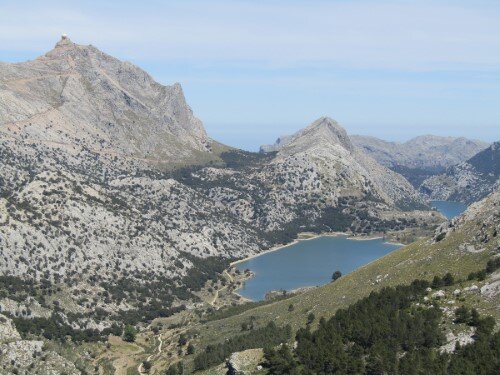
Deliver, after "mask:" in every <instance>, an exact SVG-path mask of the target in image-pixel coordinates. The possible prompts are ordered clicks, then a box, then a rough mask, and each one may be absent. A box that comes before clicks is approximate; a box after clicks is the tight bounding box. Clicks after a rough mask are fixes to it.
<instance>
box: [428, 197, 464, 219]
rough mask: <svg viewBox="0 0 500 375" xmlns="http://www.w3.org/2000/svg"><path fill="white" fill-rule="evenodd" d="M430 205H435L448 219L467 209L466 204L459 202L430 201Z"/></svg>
mask: <svg viewBox="0 0 500 375" xmlns="http://www.w3.org/2000/svg"><path fill="white" fill-rule="evenodd" d="M431 206H432V207H435V208H436V209H437V210H438V211H439V212H441V213H442V214H443V215H444V216H445V217H446V218H447V219H448V220H449V219H453V218H454V217H455V216H458V215H460V214H461V213H462V212H464V211H465V210H466V209H467V205H465V204H463V203H460V202H449V201H431Z"/></svg>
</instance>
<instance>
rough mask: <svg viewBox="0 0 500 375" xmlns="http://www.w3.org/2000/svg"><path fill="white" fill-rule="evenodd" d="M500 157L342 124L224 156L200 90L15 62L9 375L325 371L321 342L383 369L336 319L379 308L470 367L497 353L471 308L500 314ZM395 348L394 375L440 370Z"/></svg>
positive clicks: (1, 269)
mask: <svg viewBox="0 0 500 375" xmlns="http://www.w3.org/2000/svg"><path fill="white" fill-rule="evenodd" d="M498 158H499V156H498V142H495V143H493V144H491V145H489V144H485V143H484V142H480V141H475V140H468V139H465V138H452V137H437V136H422V137H417V138H414V139H412V140H410V141H408V142H406V143H395V142H387V141H383V140H380V139H377V138H373V137H365V136H354V135H350V134H348V132H347V131H346V130H345V129H344V128H343V127H342V126H341V125H340V124H339V123H338V122H337V121H335V120H334V119H332V118H330V117H327V116H323V117H320V118H318V119H316V120H314V121H312V122H311V123H310V124H309V125H307V126H305V127H304V128H303V129H301V130H299V131H298V132H296V133H295V134H293V135H291V136H286V137H282V138H280V139H279V140H278V141H277V142H276V143H275V144H274V145H268V146H262V147H261V152H258V153H257V152H249V151H244V150H239V149H237V148H234V147H231V146H226V145H223V144H221V143H219V142H217V141H216V140H213V139H212V138H210V137H209V135H208V134H207V132H206V131H205V129H204V127H203V124H202V122H201V121H200V120H199V119H198V118H197V117H195V115H194V113H193V111H192V109H191V108H190V107H189V105H188V104H187V102H186V99H185V97H184V93H183V90H182V87H181V86H180V84H178V83H175V84H173V85H169V86H165V85H162V84H160V83H158V82H156V81H155V80H154V79H153V78H152V77H151V76H150V75H149V74H148V73H146V72H145V71H143V70H142V69H140V68H139V67H137V66H135V65H133V64H131V63H128V62H123V61H120V60H119V59H116V58H114V57H112V56H110V55H108V54H106V53H104V52H102V51H100V50H99V49H97V48H96V47H93V46H91V45H89V46H84V45H79V44H76V43H73V42H72V41H71V40H70V39H69V38H68V37H67V36H63V37H62V38H61V40H60V41H59V42H58V43H57V44H56V45H55V47H54V48H53V49H52V50H50V51H49V52H47V53H46V54H44V55H42V56H40V57H38V58H36V59H34V60H31V61H27V62H22V63H0V250H1V253H0V373H2V371H3V373H6V374H10V373H12V374H24V373H28V374H29V373H34V374H42V375H45V374H72V375H73V374H75V375H77V374H100V375H105V374H115V373H116V374H126V375H132V374H134V375H137V374H144V373H149V374H165V373H166V374H169V375H181V374H188V373H193V372H194V373H198V374H225V373H226V372H227V371H233V373H239V374H242V373H245V374H247V373H248V374H253V373H257V374H278V373H280V372H279V371H280V370H276V369H275V367H273V366H277V365H276V363H275V362H278V363H282V362H283V361H284V362H286V365H287V366H291V367H290V368H289V367H286V370H282V372H281V373H282V374H288V373H290V374H302V373H303V374H309V372H307V371H309V370H311V371H313V370H314V371H317V372H318V371H319V370H318V368H316V367H314V366H313V365H312V364H311V363H310V362H308V361H307V356H308V355H309V353H308V350H305V349H303V348H304V346H303V345H306V346H307V345H308V340H312V338H313V337H315V336H311V335H313V334H312V333H311V331H315V332H316V331H317V332H318V333H317V334H318V335H321V334H324V335H330V334H333V335H334V336H335V339H338V340H344V341H345V348H346V350H345V353H348V355H347V354H346V356H347V357H349V358H347V357H342V360H343V361H344V360H345V363H349V366H351V365H352V366H354V367H355V368H356V369H357V370H359V371H361V370H360V369H362V370H363V371H365V370H366V368H367V366H368V363H369V361H370V360H372V359H373V358H375V357H376V356H377V355H379V354H380V353H378V352H376V351H372V350H375V349H374V348H373V347H372V346H371V345H372V344H373V343H371V342H370V343H369V344H368V343H367V342H363V345H364V346H363V347H362V348H360V347H358V346H356V345H357V344H356V345H355V344H354V343H355V341H356V339H354V338H353V337H352V336H350V335H351V333H352V332H350V333H349V332H344V331H342V332H341V333H339V332H340V331H339V332H336V333H332V332H330V331H331V330H330V329H329V328H328V329H327V328H326V327H327V325H326V321H327V320H328V321H330V319H334V320H331V321H330V322H335V319H339V320H338V321H340V322H343V323H342V324H344V323H345V324H346V325H348V324H349V325H350V324H352V325H355V326H359V325H362V324H361V323H360V322H358V321H356V322H351V321H349V322H346V321H344V320H343V318H342V317H341V315H342V312H339V315H338V316H337V315H336V314H337V312H338V311H343V309H356V307H355V306H358V304H364V303H366V304H368V305H369V308H373V306H371V305H370V298H374V299H378V298H381V299H383V298H387V299H388V300H396V301H397V304H398V306H400V308H399V307H398V309H395V310H390V311H389V310H388V311H387V315H388V316H392V315H391V314H395V315H398V316H406V315H405V314H409V316H410V315H412V316H418V317H420V318H421V319H424V320H425V321H426V322H428V323H429V326H432V327H433V329H434V331H432V332H430V333H429V335H436V337H437V339H436V340H434V339H433V340H430V341H429V342H428V346H427V347H425V350H430V351H432V353H438V352H439V353H441V352H442V351H445V352H447V353H450V356H449V357H439V358H441V359H442V360H443V361H448V364H446V365H444V366H448V365H449V366H452V364H451V363H453V361H455V360H457V361H458V359H456V358H461V360H464V361H466V359H463V358H462V357H460V355H461V354H460V353H461V352H460V351H459V349H460V348H459V347H455V342H456V341H457V340H458V339H457V338H462V339H463V340H462V344H464V345H465V344H467V343H469V344H471V345H472V343H475V342H478V343H481V342H482V341H480V340H479V339H477V337H476V336H475V334H474V332H476V331H475V330H480V328H481V324H483V323H480V322H483V321H482V320H478V319H479V318H477V317H476V318H477V319H475V320H474V324H472V323H471V324H470V325H469V326H467V325H466V324H465V323H464V322H456V321H455V320H454V318H453V316H454V314H455V312H456V310H457V308H458V307H459V306H462V305H463V306H464V307H466V308H467V309H469V310H470V309H471V308H475V309H476V310H477V311H476V312H477V313H478V314H481V317H486V318H484V319H488V318H487V317H490V320H488V322H490V323H491V319H494V320H495V322H498V321H499V320H498V319H499V317H500V316H499V311H500V310H499V303H498V296H499V289H500V281H499V274H498V263H499V262H498V259H499V250H500V243H499V237H498V233H499V230H500V227H499V225H500V221H499V220H500V198H499V194H500V193H499V186H500V185H499V169H498ZM335 271H339V273H337V274H335V276H334V272H335ZM417 279H418V281H417V282H415V283H413V284H412V282H413V281H414V280H417ZM385 288H392V289H385ZM398 288H399V289H398ZM400 290H404V293H399V291H400ZM457 290H458V292H456V291H457ZM374 293H375V294H374ZM377 293H378V294H377ZM384 293H386V294H384ZM401 294H404V296H402V295H401ZM413 297H414V298H413ZM377 301H378V300H377ZM377 303H379V302H377ZM391 306H392V305H391ZM385 307H386V306H385ZM385 307H383V308H385ZM430 310H432V311H436V314H437V315H436V316H432V317H429V316H427V315H426V313H425V312H422V311H430ZM438 311H439V312H438ZM409 312H411V313H409ZM459 312H460V310H459ZM471 314H472V313H471ZM474 314H475V313H474ZM374 316H378V315H377V314H374ZM438 317H439V318H441V317H442V319H438ZM420 318H419V319H420ZM381 319H383V318H381ZM481 319H482V318H481ZM320 322H323V323H320ZM485 322H486V320H485ZM396 323H397V324H400V323H401V322H399V321H397V322H396V321H395V322H394V324H396ZM490 323H488V327H489V326H490V325H491V324H490ZM329 324H330V323H329ZM331 324H334V323H331ZM373 324H375V325H377V324H378V325H380V326H381V325H383V324H382V323H381V322H379V321H377V322H375V323H373ZM401 324H402V323H401ZM484 324H486V323H484ZM467 327H469V328H467ZM470 327H475V328H470ZM478 327H479V328H478ZM330 328H331V327H330ZM489 328H490V329H489V331H488V332H487V333H486V334H485V337H487V338H486V339H485V340H493V339H494V337H496V336H494V335H495V332H497V331H498V324H497V323H495V324H493V327H489ZM481 329H482V328H481ZM304 330H306V331H307V332H309V333H305V332H304ZM333 331H335V330H333ZM403 331H404V330H402V332H403ZM416 331H418V330H417V329H414V330H410V331H409V332H406V331H404V332H405V333H404V334H402V336H404V335H406V336H408V335H409V336H412V337H413V335H414V333H415V332H416ZM438 331H439V332H440V333H439V334H438V333H436V332H438ZM384 332H385V333H384V334H387V332H386V331H384ZM298 333H299V336H298V337H297V340H295V338H296V334H298ZM365 333H366V332H364V333H363V334H365ZM315 334H316V333H314V335H315ZM341 334H342V335H341ZM360 334H361V333H360ZM402 336H397V337H396V338H395V340H396V339H397V340H403V338H402ZM397 340H396V341H394V345H395V347H393V348H391V350H392V352H397V353H398V356H397V358H394V357H391V356H385V354H384V355H381V356H380V357H384V361H385V360H386V359H387V358H389V357H390V359H387V361H392V362H391V363H390V364H388V362H387V363H386V362H384V361H381V363H378V365H380V366H396V364H395V362H397V363H398V364H397V365H398V366H399V360H400V359H401V358H403V357H404V356H406V355H408V358H410V357H411V356H413V355H414V356H415V358H416V359H415V361H416V362H418V361H420V359H422V358H427V357H424V356H422V357H420V355H421V350H423V349H422V347H421V342H420V341H418V340H421V337H418V338H416V339H415V340H417V341H418V343H410V344H408V342H406V341H404V340H403V341H404V342H400V341H397ZM295 341H297V345H298V347H297V348H298V349H297V350H296V351H293V350H292V349H290V348H293V346H294V343H295ZM376 341H377V345H379V346H380V347H383V345H384V340H380V337H377V340H376ZM485 342H486V341H485ZM488 342H490V341H488ZM462 344H461V345H462ZM412 345H414V346H412ZM488 345H489V344H488ZM341 347H342V345H340V344H339V346H338V347H336V348H337V349H339V348H341ZM351 347H355V348H356V350H358V351H359V352H356V353H357V356H356V353H354V352H351V350H350V349H347V348H351ZM445 347H446V348H447V349H446V350H445V349H441V348H445ZM470 347H472V346H470ZM280 348H281V349H282V350H283V351H279V350H280ZM283 348H284V349H283ZM287 348H288V349H290V350H289V351H288V349H287ZM275 349H276V350H278V352H275V351H273V350H275ZM383 349H384V350H385V347H384V348H383ZM455 349H456V350H455ZM329 350H330V349H328V348H326V349H325V351H329ZM380 350H382V349H380ZM413 350H414V351H413ZM340 351H342V350H340ZM361 352H362V353H364V354H363V355H361V354H360V353H361ZM455 352H456V353H455ZM408 353H409V354H408ZM453 353H455V354H453ZM337 354H338V353H337ZM329 355H332V356H334V357H335V355H334V354H332V353H329ZM361 356H362V357H363V358H365V359H367V360H366V361H358V359H359V358H360V357H361ZM386 357H387V358H386ZM430 357H432V355H431V356H430ZM339 358H340V357H335V360H338V359H339ZM411 358H413V357H411ZM427 359H428V358H427ZM405 360H406V359H405ZM405 360H403V362H404V361H405ZM322 361H323V359H317V360H315V361H313V362H317V363H323V362H322ZM240 362H244V367H245V368H246V370H244V371H243V370H241V371H240V370H237V368H239V367H238V366H243V365H241V363H240ZM326 362H328V361H326ZM423 362H425V361H423V360H422V363H423ZM427 362H429V361H427ZM427 362H426V363H427ZM469 362H470V363H469ZM469 362H467V363H468V365H470V366H476V365H477V364H476V363H475V362H474V361H469ZM325 366H326V365H325ZM346 366H347V365H346ZM370 366H371V364H370ZM408 366H409V365H408ZM422 366H424V365H422ZM278 367H279V366H278ZM354 367H353V368H354ZM424 367H425V366H424ZM424 367H422V368H423V369H425V370H428V368H424ZM235 368H236V369H235ZM292 369H293V371H298V372H292ZM357 370H352V371H351V370H349V371H350V373H356V371H357ZM275 371H277V372H275ZM339 371H340V370H339ZM366 371H367V370H366ZM391 371H392V370H391ZM346 372H347V371H346ZM318 373H322V372H321V371H319V372H318ZM325 373H330V372H328V371H326V372H325ZM338 373H343V372H341V371H340V372H338ZM375 373H376V372H375Z"/></svg>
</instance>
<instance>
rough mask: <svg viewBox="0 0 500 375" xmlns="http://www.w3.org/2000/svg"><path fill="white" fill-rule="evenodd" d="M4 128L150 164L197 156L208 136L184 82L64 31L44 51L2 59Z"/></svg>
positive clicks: (205, 148)
mask: <svg viewBox="0 0 500 375" xmlns="http://www.w3.org/2000/svg"><path fill="white" fill-rule="evenodd" d="M0 124H1V125H5V126H4V127H3V128H2V130H1V131H7V132H8V134H10V135H12V134H17V135H18V136H21V137H22V138H24V139H29V140H30V141H34V142H44V144H46V145H47V144H48V145H54V144H57V145H58V147H60V146H62V147H69V148H73V147H85V148H88V149H90V150H93V151H96V152H98V153H100V154H107V155H113V156H117V155H118V156H120V155H121V156H124V157H127V158H129V157H132V158H139V159H141V160H145V161H146V162H150V161H151V162H153V163H173V164H177V163H186V162H196V161H197V160H198V158H200V157H202V158H205V156H203V154H209V153H211V147H210V144H211V140H210V139H209V138H208V136H207V134H206V132H205V129H204V127H203V125H202V123H201V121H200V120H198V119H197V118H196V117H195V116H194V115H193V112H192V110H191V108H190V107H189V106H188V104H187V103H186V100H185V97H184V93H183V91H182V88H181V86H180V84H178V83H176V84H174V85H171V86H164V85H162V84H160V83H158V82H156V81H155V80H154V79H153V78H152V77H151V76H150V75H149V74H148V73H146V72H145V71H143V70H142V69H140V68H139V67H137V66H135V65H133V64H131V63H129V62H124V61H121V60H119V59H117V58H114V57H112V56H110V55H108V54H106V53H104V52H101V51H100V50H99V49H97V48H95V47H93V46H91V45H88V46H83V45H79V44H76V43H73V42H72V41H71V40H70V39H69V38H68V37H67V36H63V37H62V38H61V40H59V42H58V43H57V44H56V45H55V48H54V49H53V50H51V51H49V52H48V53H46V54H45V55H43V56H41V57H39V58H37V59H35V60H32V61H28V62H24V63H16V64H1V65H0Z"/></svg>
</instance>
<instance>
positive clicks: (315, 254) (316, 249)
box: [236, 236, 400, 301]
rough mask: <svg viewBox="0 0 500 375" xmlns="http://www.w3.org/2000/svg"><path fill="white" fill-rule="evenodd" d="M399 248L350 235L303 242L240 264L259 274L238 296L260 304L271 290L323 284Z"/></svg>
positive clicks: (239, 267) (250, 280)
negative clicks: (336, 273) (360, 239)
mask: <svg viewBox="0 0 500 375" xmlns="http://www.w3.org/2000/svg"><path fill="white" fill-rule="evenodd" d="M399 247H400V245H395V244H389V243H387V242H385V241H384V240H382V239H373V240H363V241H356V240H350V239H348V238H347V237H346V236H338V237H333V236H323V237H317V238H314V239H311V240H303V241H299V242H298V243H296V244H293V245H290V246H288V247H284V248H282V249H280V250H277V251H273V252H270V253H266V254H263V255H260V256H258V257H256V258H253V259H249V260H247V261H245V262H242V263H239V264H237V265H236V267H237V268H238V269H240V270H242V271H243V270H245V269H247V268H248V269H250V270H252V271H253V272H254V273H255V277H253V278H251V279H249V280H247V281H246V283H245V285H244V286H243V288H241V289H240V290H239V291H238V293H239V294H241V295H242V296H244V297H247V298H250V299H251V300H254V301H259V300H263V299H264V297H265V295H266V293H267V292H269V291H271V290H281V289H284V290H288V291H290V290H293V289H296V288H300V287H306V286H317V285H323V284H326V283H328V282H330V281H331V278H332V274H333V272H335V271H336V270H339V271H340V272H342V274H343V275H345V274H347V273H349V272H351V271H353V270H355V269H356V268H359V267H361V266H363V265H365V264H367V263H369V262H371V261H373V260H376V259H378V258H380V257H382V256H383V255H385V254H387V253H390V252H391V251H393V250H395V249H397V248H399Z"/></svg>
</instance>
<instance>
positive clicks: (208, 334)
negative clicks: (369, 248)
mask: <svg viewBox="0 0 500 375" xmlns="http://www.w3.org/2000/svg"><path fill="white" fill-rule="evenodd" d="M480 225H481V223H475V222H468V223H466V224H464V225H463V226H462V228H460V230H458V231H456V232H453V233H451V234H450V235H449V236H448V237H447V238H446V239H444V240H442V241H441V242H438V243H432V242H430V240H421V241H418V242H415V243H413V244H411V245H409V246H406V247H403V248H401V249H399V250H397V251H395V252H393V253H391V254H388V255H386V256H385V257H383V258H381V259H379V260H377V261H375V262H373V263H370V264H368V265H366V266H364V267H362V268H360V269H358V270H356V271H354V272H352V273H351V274H348V275H346V276H343V277H342V278H340V279H339V280H337V281H336V282H334V283H331V284H328V285H325V286H323V287H320V288H317V289H315V290H312V291H310V292H307V293H304V294H301V295H298V296H296V297H293V298H290V299H287V300H285V301H280V302H276V303H273V304H270V305H265V306H262V307H258V308H255V309H251V310H248V311H246V312H244V313H242V314H239V315H236V316H232V317H229V318H226V319H223V320H219V321H214V322H209V323H206V324H204V325H202V326H201V327H200V326H198V327H196V329H197V331H198V332H199V333H200V336H199V340H197V341H198V346H199V347H203V346H205V345H207V344H208V343H213V342H217V341H222V340H224V339H225V338H226V337H230V336H232V335H235V334H238V333H239V332H240V329H241V328H240V327H241V323H243V322H247V321H249V320H250V317H251V316H254V317H256V318H257V322H258V324H259V326H260V325H265V324H266V323H267V322H268V321H271V320H273V321H275V322H276V323H277V324H280V325H281V324H282V325H284V324H291V325H292V327H293V329H298V328H299V327H301V326H304V325H305V324H306V317H307V314H308V313H309V312H313V313H314V314H315V315H316V317H317V318H319V317H321V316H324V317H327V318H328V317H329V316H331V315H333V314H334V313H335V310H337V309H339V308H343V307H346V306H348V305H349V304H351V303H353V302H355V301H357V300H358V299H360V298H362V297H364V296H367V295H368V294H369V293H370V292H371V291H373V290H376V289H380V288H381V287H384V286H390V285H398V284H408V283H410V282H411V281H412V280H414V279H417V278H420V279H428V280H431V279H432V277H433V276H435V275H440V276H442V275H444V274H445V273H446V272H451V273H452V274H453V275H454V276H455V277H456V278H461V279H465V278H466V277H467V275H468V274H469V273H470V272H472V271H477V270H479V269H481V268H484V267H485V264H486V262H487V260H488V259H489V258H490V257H491V256H492V252H493V251H494V249H495V247H496V246H497V245H496V244H497V238H495V237H491V236H490V241H489V242H488V243H487V244H483V245H482V246H483V247H484V248H485V250H484V251H482V252H476V253H471V252H468V251H466V250H460V245H461V244H463V243H465V242H467V243H473V242H474V241H473V240H472V238H473V237H474V234H475V233H476V232H477V230H478V228H479V226H480ZM491 232H493V229H491ZM490 234H491V233H490ZM478 248H479V247H478ZM377 278H378V279H380V281H379V282H377V281H376V280H377ZM476 284H478V283H477V282H476ZM478 285H480V284H478ZM481 302H482V303H481V310H482V311H481V312H482V313H487V314H491V315H493V316H495V318H497V319H499V318H500V315H499V311H498V310H497V309H495V302H494V301H489V302H488V301H484V300H483V301H481ZM290 304H293V305H294V309H293V311H291V312H290V311H289V305H290ZM316 321H317V320H316Z"/></svg>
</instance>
